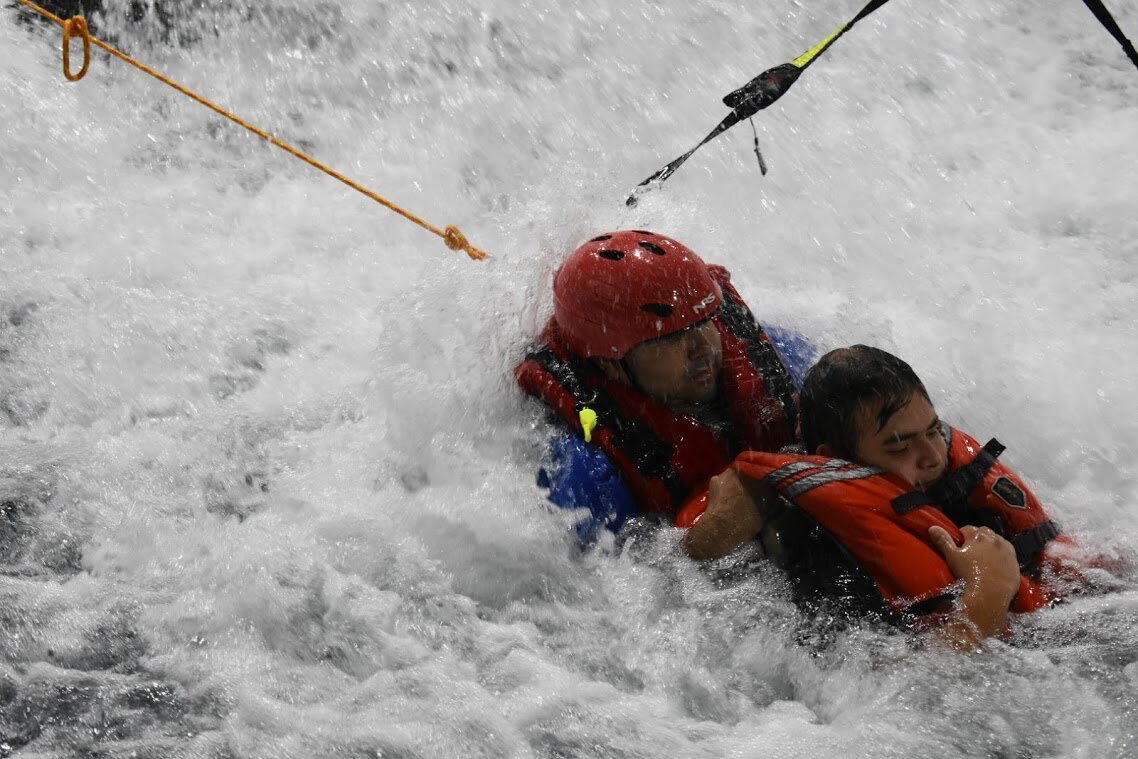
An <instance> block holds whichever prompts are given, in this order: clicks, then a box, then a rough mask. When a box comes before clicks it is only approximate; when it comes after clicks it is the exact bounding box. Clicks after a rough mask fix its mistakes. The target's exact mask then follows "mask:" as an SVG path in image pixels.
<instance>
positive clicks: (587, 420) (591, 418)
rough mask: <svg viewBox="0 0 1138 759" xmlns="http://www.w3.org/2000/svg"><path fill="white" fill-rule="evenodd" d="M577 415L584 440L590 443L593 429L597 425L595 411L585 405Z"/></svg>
mask: <svg viewBox="0 0 1138 759" xmlns="http://www.w3.org/2000/svg"><path fill="white" fill-rule="evenodd" d="M579 415H580V417H581V429H582V430H583V431H584V433H585V442H586V443H591V442H593V430H594V429H596V426H597V412H596V411H593V410H592V409H591V408H589V407H588V406H585V408H583V409H581V411H580V414H579Z"/></svg>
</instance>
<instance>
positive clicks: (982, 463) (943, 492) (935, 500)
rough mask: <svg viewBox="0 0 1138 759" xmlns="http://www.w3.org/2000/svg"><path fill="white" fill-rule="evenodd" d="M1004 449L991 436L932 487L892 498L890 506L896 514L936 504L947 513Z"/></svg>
mask: <svg viewBox="0 0 1138 759" xmlns="http://www.w3.org/2000/svg"><path fill="white" fill-rule="evenodd" d="M1004 450H1006V449H1005V447H1004V446H1003V444H1001V443H1000V441H999V440H996V439H995V438H992V439H991V440H989V441H988V442H987V443H986V444H985V445H984V447H983V448H982V449H981V450H980V453H978V454H976V458H974V459H972V461H970V462H968V463H967V464H965V465H964V466H962V467H960V468H959V469H957V470H956V471H955V472H951V473H949V474H946V475H945V476H944V477H942V478H941V480H940V482H938V483H937V484H936V485H934V486H933V487H931V488H929V489H928V490H925V491H913V492H912V493H906V494H905V495H902V496H898V497H896V498H894V499H893V501H892V504H893V509H894V510H895V511H896V512H897V513H898V514H907V513H909V512H910V511H912V510H913V509H915V508H917V507H918V506H937V507H939V508H940V509H941V510H942V511H945V512H949V513H950V512H952V511H955V510H957V509H959V508H960V507H962V506H963V504H964V503H965V502H967V500H968V494H969V493H971V492H972V491H973V490H975V489H976V488H977V487H978V486H979V485H980V483H981V482H983V481H984V476H985V475H987V474H988V471H989V470H991V468H992V466H993V465H995V463H996V457H998V456H999V455H1000V454H1001V453H1003V452H1004Z"/></svg>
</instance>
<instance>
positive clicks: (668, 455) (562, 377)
mask: <svg viewBox="0 0 1138 759" xmlns="http://www.w3.org/2000/svg"><path fill="white" fill-rule="evenodd" d="M526 359H529V360H533V361H536V362H537V363H538V364H539V365H540V366H541V367H542V368H543V369H545V370H546V371H547V372H549V373H550V374H551V375H552V376H553V378H554V379H555V380H557V382H558V383H560V384H561V386H562V387H564V388H565V389H566V390H568V391H569V393H570V394H571V395H572V396H573V397H574V399H576V401H577V410H578V411H580V410H581V409H583V408H584V407H586V406H588V407H589V408H591V409H592V410H593V411H595V412H597V424H598V426H604V427H606V428H607V429H608V430H609V431H610V432H611V433H612V444H613V445H614V446H615V447H616V448H617V449H619V450H620V452H621V453H623V454H624V455H625V456H627V457H628V458H629V459H630V460H631V461H632V462H633V463H634V464H635V465H636V468H637V470H639V472H640V473H641V474H642V475H643V476H644V477H646V478H648V479H658V480H660V481H661V482H662V483H663V484H664V487H665V489H667V491H668V496H669V497H670V498H671V501H672V505H673V507H676V508H678V507H679V506H680V505H681V504H682V503H683V502H684V499H685V498H686V497H687V494H688V490H687V488H686V487H684V484H683V481H682V480H681V479H680V475H679V472H677V471H676V468H675V467H674V466H673V465H672V454H674V453H675V450H676V448H675V446H674V445H672V444H671V443H669V442H668V441H667V440H665V439H664V438H662V437H660V436H659V435H658V434H656V432H655V430H653V429H652V428H651V427H649V426H648V425H647V424H645V423H644V422H642V421H640V420H639V419H631V418H628V417H626V416H624V415H623V414H621V412H620V405H619V404H618V403H617V402H616V399H615V398H613V397H612V395H611V394H609V393H608V392H606V391H605V390H604V389H603V388H596V389H589V390H586V389H585V388H584V386H583V385H582V384H581V381H580V379H579V378H578V376H577V371H576V370H575V369H574V367H573V366H572V364H571V363H570V362H569V361H564V360H562V359H560V358H558V356H557V354H556V353H554V352H553V349H551V348H550V347H549V346H542V347H540V348H538V349H536V350H532V351H530V352H529V353H528V354H526Z"/></svg>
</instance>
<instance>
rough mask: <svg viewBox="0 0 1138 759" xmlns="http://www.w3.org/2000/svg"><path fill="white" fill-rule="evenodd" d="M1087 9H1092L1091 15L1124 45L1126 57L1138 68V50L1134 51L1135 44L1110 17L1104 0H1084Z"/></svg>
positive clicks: (1112, 17)
mask: <svg viewBox="0 0 1138 759" xmlns="http://www.w3.org/2000/svg"><path fill="white" fill-rule="evenodd" d="M1083 2H1084V3H1086V5H1087V7H1088V8H1090V9H1091V13H1093V14H1095V18H1097V19H1098V20H1099V23H1100V24H1102V25H1103V26H1104V27H1105V28H1106V30H1107V31H1108V32H1110V34H1111V36H1112V37H1114V38H1115V39H1116V40H1118V44H1120V45H1122V49H1123V51H1125V52H1126V57H1127V58H1129V59H1130V62H1131V63H1133V64H1134V65H1135V66H1138V50H1135V49H1134V43H1133V42H1131V41H1130V40H1128V39H1126V35H1125V34H1123V33H1122V29H1121V27H1119V26H1118V22H1117V21H1115V20H1114V16H1112V15H1110V11H1108V10H1107V9H1106V6H1105V5H1103V3H1102V0H1083Z"/></svg>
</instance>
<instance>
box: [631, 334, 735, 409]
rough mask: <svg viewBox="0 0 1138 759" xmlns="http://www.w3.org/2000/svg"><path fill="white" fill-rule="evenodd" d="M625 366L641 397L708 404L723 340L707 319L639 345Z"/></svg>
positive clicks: (716, 379) (715, 386)
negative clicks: (642, 392) (642, 393)
mask: <svg viewBox="0 0 1138 759" xmlns="http://www.w3.org/2000/svg"><path fill="white" fill-rule="evenodd" d="M625 366H626V367H627V369H628V371H629V373H630V374H631V375H632V378H633V379H634V380H635V382H636V384H637V385H638V386H639V387H640V389H641V390H642V391H644V393H645V394H647V395H648V396H649V397H651V398H652V399H653V400H656V401H658V402H660V403H663V404H665V405H667V404H675V403H680V404H683V403H708V402H710V401H711V400H713V399H714V398H715V396H716V394H717V392H718V390H719V374H720V372H721V370H722V369H723V341H722V339H721V338H720V336H719V329H718V328H717V327H716V326H715V323H714V322H712V321H711V320H707V321H703V322H700V323H699V324H695V325H693V326H691V327H689V328H687V329H684V330H680V331H679V332H674V333H672V334H670V335H665V336H664V337H660V338H657V339H655V340H648V341H646V342H643V343H640V344H639V345H637V346H636V347H634V348H633V349H632V350H630V351H629V352H628V355H627V356H625Z"/></svg>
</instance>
